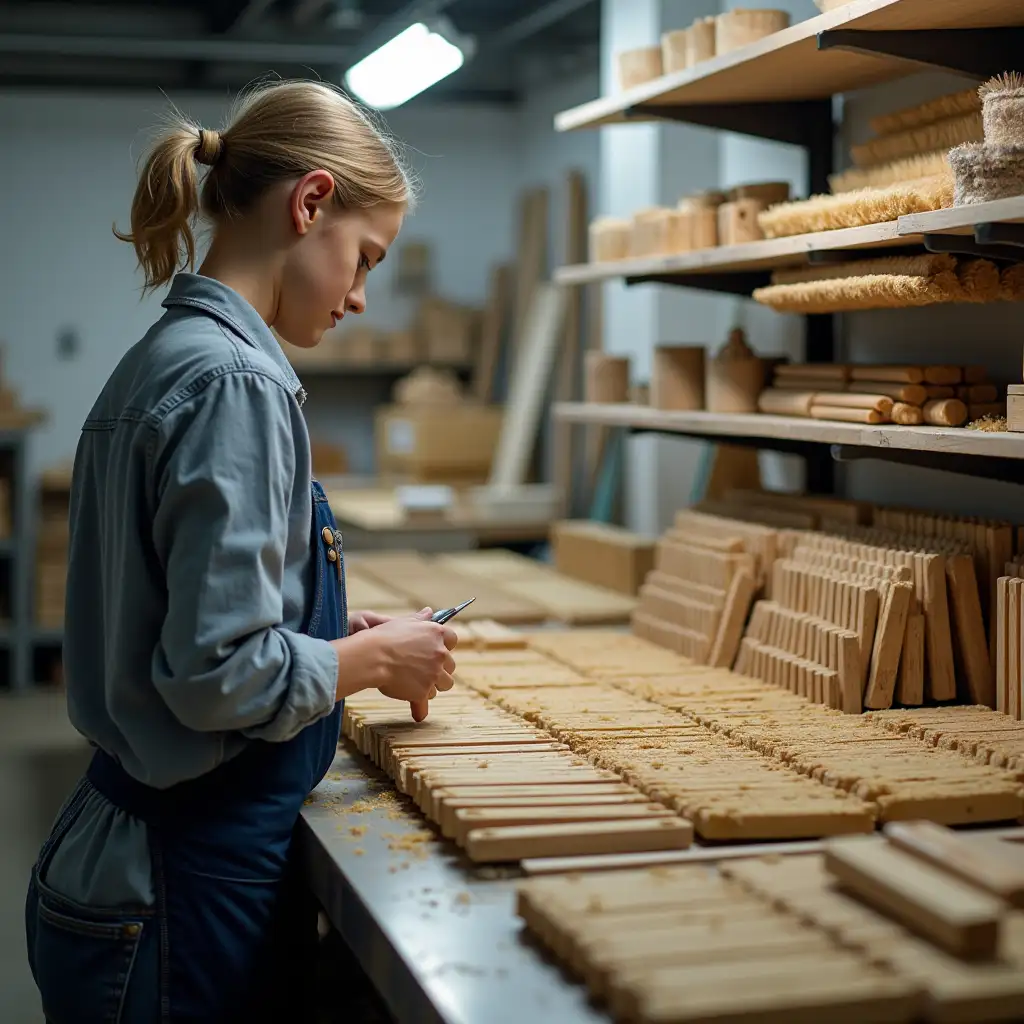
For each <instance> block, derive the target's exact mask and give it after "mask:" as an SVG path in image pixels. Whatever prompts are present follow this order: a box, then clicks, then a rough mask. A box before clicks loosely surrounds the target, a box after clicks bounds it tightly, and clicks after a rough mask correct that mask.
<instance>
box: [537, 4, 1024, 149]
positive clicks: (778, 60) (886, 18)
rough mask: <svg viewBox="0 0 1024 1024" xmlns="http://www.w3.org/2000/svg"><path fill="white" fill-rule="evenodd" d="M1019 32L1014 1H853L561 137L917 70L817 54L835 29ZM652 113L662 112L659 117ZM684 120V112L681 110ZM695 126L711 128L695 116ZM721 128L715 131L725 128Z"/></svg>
mask: <svg viewBox="0 0 1024 1024" xmlns="http://www.w3.org/2000/svg"><path fill="white" fill-rule="evenodd" d="M1017 25H1024V5H1022V4H1021V3H1020V0H854V2H853V3H850V4H849V5H847V6H845V7H839V8H837V9H836V10H834V11H830V12H829V13H827V14H822V15H820V16H818V17H815V18H810V19H808V20H806V21H802V22H799V23H798V24H796V25H792V26H790V27H789V28H787V29H785V30H783V31H782V32H776V33H775V34H774V35H771V36H768V37H766V38H765V39H760V40H758V41H757V42H755V43H751V44H750V45H749V46H744V47H742V48H741V49H739V50H735V51H733V52H732V53H727V54H723V55H722V56H720V57H713V58H712V59H711V60H707V61H702V62H701V63H700V64H698V65H696V66H695V67H693V68H688V69H686V70H685V71H679V72H675V73H673V74H670V75H663V76H662V77H661V78H658V79H655V80H654V81H652V82H645V83H643V84H642V85H639V86H637V87H635V88H633V89H629V90H626V91H623V92H621V93H617V94H615V95H613V96H607V97H604V98H602V99H598V100H593V101H591V102H590V103H585V104H583V105H582V106H579V107H575V108H573V109H571V110H566V111H564V112H563V113H560V114H558V115H557V116H556V118H555V127H556V128H557V129H558V130H559V131H572V130H575V129H579V128H594V127H598V126H600V125H605V124H615V123H621V122H624V121H627V120H629V121H636V120H653V119H655V118H657V117H659V116H666V115H665V113H664V108H668V107H678V108H684V107H687V106H692V107H695V108H696V107H700V106H716V105H718V106H723V107H725V106H728V105H730V104H767V103H773V102H775V103H781V102H794V101H807V100H821V99H826V98H829V97H831V96H833V95H835V94H837V93H843V92H849V91H851V90H853V89H861V88H864V87H865V86H869V85H876V84H878V83H881V82H886V81H893V80H895V79H898V78H902V77H904V76H906V75H908V74H911V73H913V72H914V71H917V70H920V68H921V65H920V64H918V63H915V62H912V61H908V60H902V59H896V58H893V57H884V56H879V55H868V54H865V53H860V52H855V51H849V50H844V49H838V48H836V49H822V50H819V49H818V34H819V33H821V32H829V31H834V30H847V31H850V30H853V31H872V32H906V31H918V32H919V31H923V30H929V29H931V30H935V29H940V30H941V29H978V28H1002V27H1007V26H1017ZM658 108H662V112H661V113H660V114H659V112H658ZM679 116H680V119H681V120H686V112H685V110H680V112H679ZM700 123H711V122H710V121H708V120H706V118H705V117H704V115H703V114H702V115H701V118H700ZM727 126H728V124H727V123H722V124H720V125H719V127H727Z"/></svg>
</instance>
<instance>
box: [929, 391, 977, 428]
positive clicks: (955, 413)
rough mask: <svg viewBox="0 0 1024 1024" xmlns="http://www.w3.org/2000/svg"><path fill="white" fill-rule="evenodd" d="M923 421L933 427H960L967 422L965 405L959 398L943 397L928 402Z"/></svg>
mask: <svg viewBox="0 0 1024 1024" xmlns="http://www.w3.org/2000/svg"><path fill="white" fill-rule="evenodd" d="M924 421H925V423H930V424H931V425H932V426H933V427H962V426H963V425H964V424H965V423H966V422H967V406H966V405H964V403H963V402H961V401H960V399H959V398H943V399H939V400H938V401H935V402H928V403H926V404H925V407H924Z"/></svg>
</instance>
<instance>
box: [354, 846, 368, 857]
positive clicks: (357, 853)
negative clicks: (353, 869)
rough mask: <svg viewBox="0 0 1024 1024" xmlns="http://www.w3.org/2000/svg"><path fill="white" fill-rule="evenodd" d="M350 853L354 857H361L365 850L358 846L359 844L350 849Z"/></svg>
mask: <svg viewBox="0 0 1024 1024" xmlns="http://www.w3.org/2000/svg"><path fill="white" fill-rule="evenodd" d="M352 853H353V855H354V856H356V857H362V856H364V855H365V853H366V851H365V850H364V849H362V847H359V846H357V847H356V848H355V849H354V850H353V851H352Z"/></svg>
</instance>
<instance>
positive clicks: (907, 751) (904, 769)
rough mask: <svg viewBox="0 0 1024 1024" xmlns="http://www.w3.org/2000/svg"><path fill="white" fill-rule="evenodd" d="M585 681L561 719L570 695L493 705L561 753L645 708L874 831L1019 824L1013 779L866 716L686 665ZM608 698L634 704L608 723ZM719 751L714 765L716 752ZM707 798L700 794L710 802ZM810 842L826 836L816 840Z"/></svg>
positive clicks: (688, 751)
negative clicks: (830, 798) (620, 693)
mask: <svg viewBox="0 0 1024 1024" xmlns="http://www.w3.org/2000/svg"><path fill="white" fill-rule="evenodd" d="M560 636H561V634H550V635H548V636H546V637H543V638H541V639H540V640H539V641H538V642H540V643H542V644H543V645H544V649H545V650H547V651H549V652H557V649H558V645H559V643H560ZM568 636H569V637H571V634H569V635H568ZM603 636H604V639H603V642H604V644H605V646H606V648H607V649H608V650H612V649H614V646H615V642H616V641H615V635H614V634H604V635H603ZM533 642H534V641H533V640H531V643H533ZM599 642H600V641H599V640H597V639H596V638H595V637H592V638H591V639H590V640H589V644H590V646H589V648H588V654H587V656H588V658H590V659H596V657H597V656H598V655H597V651H598V646H597V645H598V643H599ZM633 642H634V643H636V642H637V641H636V640H634V641H633ZM578 650H579V645H578V642H577V641H575V640H573V639H571V638H570V639H567V640H566V641H565V653H564V654H562V655H560V660H562V661H563V662H564V663H565V664H567V665H568V666H570V667H573V666H574V664H581V662H580V661H579V660H578ZM609 657H610V656H609ZM680 661H682V659H680ZM586 674H589V675H592V676H594V677H595V678H594V679H593V682H592V683H591V684H589V687H588V688H586V689H584V688H582V687H581V688H578V689H576V690H575V694H576V697H577V700H576V703H575V706H574V707H572V708H571V710H568V711H563V710H561V708H560V705H563V704H565V703H566V702H568V701H569V699H570V697H571V695H572V694H573V692H574V691H573V689H571V688H566V689H560V690H557V691H555V690H550V691H548V692H547V693H545V692H544V690H543V689H537V690H534V691H533V692H531V691H529V690H523V689H517V690H515V691H507V692H503V691H500V689H499V690H498V691H497V696H496V699H498V700H500V701H501V702H502V703H503V704H504V705H505V706H508V707H513V708H514V709H515V710H518V711H519V713H521V714H528V715H530V716H531V717H532V718H533V719H534V720H536V721H539V722H541V723H542V724H543V725H545V727H546V728H548V729H549V730H551V731H552V732H553V733H554V734H555V735H557V736H559V738H562V739H564V740H565V741H566V742H568V743H570V744H573V743H574V742H575V740H574V738H573V735H572V734H573V732H574V731H576V730H579V729H584V728H586V727H587V722H588V721H589V722H590V723H591V728H594V727H596V728H597V729H599V730H613V729H614V730H626V731H629V730H630V729H633V730H636V729H637V727H643V728H646V727H647V725H648V722H650V721H651V719H650V712H649V711H646V710H645V709H646V708H649V707H650V705H651V702H653V703H656V704H659V705H661V706H662V707H664V708H666V709H667V710H670V711H671V712H673V713H674V714H681V715H683V716H685V717H686V718H688V719H690V720H691V721H692V722H694V723H695V724H698V725H700V726H703V727H704V728H705V729H709V730H712V731H714V732H718V733H720V734H721V736H722V738H723V739H725V740H727V741H728V745H729V746H730V747H731V748H732V749H733V751H735V748H736V747H737V746H743V747H747V748H748V749H749V750H751V751H753V752H755V753H757V754H758V755H760V756H761V757H762V758H763V759H764V764H763V770H764V771H765V772H771V771H779V770H782V771H784V772H792V773H796V774H798V775H799V776H801V777H803V778H808V779H809V780H813V781H815V782H819V783H823V784H824V785H825V786H827V787H832V788H835V789H836V790H837V792H838V793H840V794H842V795H845V796H848V797H856V798H857V799H858V800H860V801H863V802H864V803H865V804H867V805H868V809H869V812H870V814H871V816H872V817H873V818H874V819H875V820H877V821H880V822H885V821H894V820H899V819H903V818H907V817H912V816H918V817H924V818H929V819H931V820H934V821H939V822H943V823H946V824H968V823H972V822H998V821H1008V820H1014V819H1016V818H1018V817H1021V816H1024V789H1022V787H1021V783H1022V782H1024V772H1017V773H1015V772H1013V771H1009V770H1007V769H1006V768H1003V767H997V766H994V765H990V764H988V763H987V762H985V763H978V762H970V761H967V760H966V759H965V758H964V757H963V756H962V755H961V754H960V753H958V752H956V751H953V750H947V749H936V748H935V747H934V746H933V745H931V744H929V743H922V742H921V740H919V739H918V738H916V737H915V736H912V735H901V734H897V735H892V734H886V733H883V732H881V731H880V729H879V727H878V725H876V724H875V723H874V721H873V720H871V719H869V718H867V717H865V716H857V717H854V716H850V715H843V714H841V713H838V712H835V711H832V710H830V709H828V708H824V707H821V706H820V705H816V704H809V703H807V701H806V700H804V699H803V698H802V697H800V696H798V695H796V694H791V693H788V692H787V691H785V690H779V689H776V688H774V687H772V686H769V685H767V684H765V683H762V682H759V681H758V680H754V679H748V678H744V677H742V676H739V675H737V674H735V673H732V672H725V671H720V670H713V669H709V668H707V667H704V666H689V667H687V666H685V665H680V667H679V668H677V669H676V670H674V671H673V672H671V673H669V672H664V673H663V674H660V675H656V674H649V675H646V676H645V675H640V674H637V675H635V676H633V677H632V678H629V677H622V676H613V675H606V676H603V677H600V676H596V674H595V672H594V671H593V670H590V671H589V672H588V673H586ZM599 682H600V683H602V684H603V686H602V688H601V690H600V693H595V692H593V691H594V689H595V687H596V686H597V684H598V683H599ZM607 687H615V688H618V689H620V690H626V691H629V692H631V693H633V694H634V695H636V696H638V697H642V698H643V700H642V702H639V703H634V704H629V705H621V704H620V705H617V706H615V713H614V714H613V713H609V709H608V707H603V708H602V707H601V704H600V703H597V701H598V698H599V696H601V694H604V693H605V690H606V689H607ZM595 711H596V712H597V713H596V714H595V713H594V712H595ZM999 720H1000V721H1009V720H1008V719H999ZM676 721H678V720H677V719H674V718H670V719H667V720H663V719H658V720H657V723H654V722H652V723H651V724H660V723H662V722H665V723H666V724H668V725H671V724H672V723H673V722H676ZM703 735H704V734H703V733H701V732H700V731H697V732H695V733H694V734H693V740H692V742H693V746H692V747H690V746H687V747H684V748H683V750H682V752H681V753H682V755H683V756H682V758H681V760H680V766H679V772H680V774H682V775H684V776H685V775H686V757H687V756H692V757H693V758H694V759H695V760H700V759H701V758H702V755H703V753H704V751H706V750H707V749H708V745H706V741H705V740H703V739H701V737H702V736H703ZM622 738H625V737H622ZM634 738H636V739H637V740H638V742H637V743H636V744H635V747H636V749H630V750H629V751H628V753H627V752H626V751H625V750H620V751H618V752H617V753H616V754H615V756H616V757H619V756H620V755H621V757H622V760H621V765H622V767H621V768H620V770H624V771H632V772H636V770H637V766H639V765H646V764H650V765H651V766H653V764H654V763H655V762H657V764H658V765H660V766H661V767H658V768H655V769H654V771H655V772H657V773H662V772H667V771H668V768H666V763H665V760H663V758H664V756H665V755H664V753H662V754H660V755H659V754H657V753H648V752H647V751H648V749H649V748H646V747H645V743H647V742H650V740H651V737H649V736H645V737H634ZM722 750H723V757H724V756H725V754H724V750H725V748H724V747H723V748H722ZM610 756H611V755H609V754H608V753H607V751H603V752H602V757H604V758H605V760H604V761H603V762H602V763H606V764H609V765H610V764H611V761H610V760H608V758H609V757H610ZM627 765H628V767H626V766H627ZM723 774H724V775H725V777H726V780H725V781H723V783H722V786H723V793H728V794H733V793H735V790H736V787H735V785H733V786H731V787H730V786H729V783H728V770H726V771H725V772H724V773H723ZM629 777H630V778H631V779H633V781H635V782H636V784H637V785H640V786H641V787H643V788H645V792H648V793H649V794H650V795H652V796H654V795H655V793H656V792H658V793H659V794H660V791H656V790H654V789H649V788H646V787H647V786H649V785H650V780H649V778H648V777H647V776H644V779H643V780H642V779H641V776H640V775H635V776H634V775H631V776H629ZM660 777H667V776H660ZM688 778H689V777H688V776H687V777H686V778H684V781H683V783H682V784H684V785H685V784H687V780H688ZM715 795H716V794H714V793H711V794H709V796H710V797H714V796H715ZM659 798H660V797H659ZM801 799H803V797H802V796H801ZM687 813H688V814H689V816H691V817H692V818H693V820H694V822H695V824H696V826H697V829H698V831H700V830H701V817H700V813H699V810H698V809H696V808H693V809H691V810H688V811H687ZM836 813H841V812H838V811H837V812H836ZM816 827H817V826H816ZM803 834H806V833H803ZM818 834H819V835H825V834H828V833H827V831H825V830H824V829H823V830H822V831H820V832H818ZM773 836H774V833H770V834H769V836H765V838H768V837H773ZM750 838H755V837H754V836H750ZM792 838H795V836H792Z"/></svg>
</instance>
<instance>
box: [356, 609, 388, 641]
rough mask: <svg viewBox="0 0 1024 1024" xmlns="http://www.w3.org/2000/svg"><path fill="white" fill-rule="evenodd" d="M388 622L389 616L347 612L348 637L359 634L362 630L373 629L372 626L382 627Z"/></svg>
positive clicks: (366, 612) (378, 613)
mask: <svg viewBox="0 0 1024 1024" xmlns="http://www.w3.org/2000/svg"><path fill="white" fill-rule="evenodd" d="M390 621H391V616H390V615H381V614H380V612H371V611H365V612H349V616H348V632H349V636H351V635H352V634H353V633H361V632H362V631H363V630H364V629H373V627H374V626H383V625H384V623H385V622H390Z"/></svg>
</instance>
